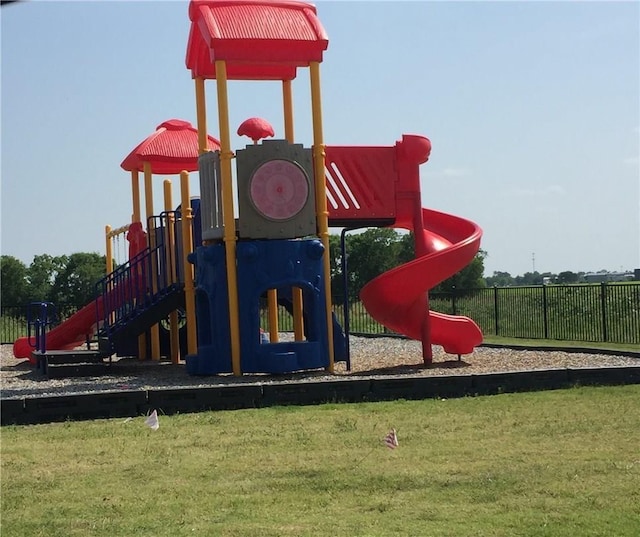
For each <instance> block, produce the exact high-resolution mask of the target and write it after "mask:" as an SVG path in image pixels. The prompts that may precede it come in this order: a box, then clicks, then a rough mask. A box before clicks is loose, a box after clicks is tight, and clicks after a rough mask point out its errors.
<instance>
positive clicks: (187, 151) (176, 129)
mask: <svg viewBox="0 0 640 537" xmlns="http://www.w3.org/2000/svg"><path fill="white" fill-rule="evenodd" d="M207 147H208V149H209V150H211V151H216V150H218V149H220V142H219V141H218V140H216V139H215V138H214V137H213V136H207ZM145 162H148V163H149V164H151V173H155V174H161V175H174V174H178V173H180V172H181V171H183V170H185V171H188V172H193V171H196V170H197V169H198V131H197V129H195V128H194V127H193V126H192V125H191V123H189V122H188V121H182V120H180V119H170V120H168V121H165V122H164V123H161V124H160V125H158V127H157V128H156V131H155V132H154V133H153V134H151V135H149V136H148V137H147V138H146V139H145V140H143V141H142V142H141V143H140V144H138V146H137V147H136V148H135V149H134V150H133V151H131V153H129V155H128V156H127V158H125V159H124V160H123V161H122V164H120V166H121V167H122V168H123V169H125V170H127V171H129V172H130V171H133V170H138V171H144V163H145Z"/></svg>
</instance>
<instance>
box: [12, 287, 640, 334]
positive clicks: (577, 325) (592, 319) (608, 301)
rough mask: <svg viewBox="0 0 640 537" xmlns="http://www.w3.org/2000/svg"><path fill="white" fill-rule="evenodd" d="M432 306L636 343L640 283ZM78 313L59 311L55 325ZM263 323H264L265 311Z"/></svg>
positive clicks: (468, 295)
mask: <svg viewBox="0 0 640 537" xmlns="http://www.w3.org/2000/svg"><path fill="white" fill-rule="evenodd" d="M430 307H431V309H433V310H435V311H438V312H441V313H449V314H453V315H466V316H468V317H471V318H472V319H473V320H474V321H476V322H477V323H478V325H479V326H480V328H481V329H482V332H483V333H484V334H485V336H486V335H496V336H504V337H512V338H527V339H555V340H564V341H589V342H610V343H623V344H640V284H635V283H628V284H626V283H609V284H607V283H602V284H595V285H540V286H530V287H489V288H485V289H452V290H451V291H450V292H448V293H438V294H436V293H432V294H431V295H430ZM78 309H79V307H78V306H74V305H62V306H59V307H58V308H57V313H58V317H59V320H60V321H62V320H64V319H66V318H68V317H69V316H70V315H72V314H73V313H75V312H76V311H77V310H78ZM26 310H27V308H26V307H16V306H2V310H1V312H0V336H1V341H0V342H1V343H13V341H15V340H16V339H17V338H18V337H20V336H23V335H26V334H27V319H26ZM334 312H335V314H336V317H337V320H338V322H339V323H340V324H341V325H342V326H344V312H343V307H342V306H337V305H336V306H334ZM278 318H279V326H280V329H281V330H292V320H291V315H290V314H289V313H288V312H287V311H286V310H285V309H284V308H283V307H280V308H279V312H278ZM262 319H263V322H265V323H266V319H267V315H266V312H263V316H262ZM349 324H350V331H351V332H352V333H363V334H385V333H388V331H387V329H386V328H385V327H384V326H382V325H380V324H378V323H377V322H376V321H374V320H373V319H372V318H371V316H370V315H369V313H368V312H367V311H366V310H365V309H364V307H363V305H362V304H361V303H359V302H357V303H354V304H351V305H350V307H349ZM264 326H266V324H264Z"/></svg>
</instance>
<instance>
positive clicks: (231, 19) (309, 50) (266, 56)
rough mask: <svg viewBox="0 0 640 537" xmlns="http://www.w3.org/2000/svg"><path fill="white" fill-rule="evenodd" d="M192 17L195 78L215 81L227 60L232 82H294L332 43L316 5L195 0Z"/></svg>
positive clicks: (288, 0) (293, 0)
mask: <svg viewBox="0 0 640 537" xmlns="http://www.w3.org/2000/svg"><path fill="white" fill-rule="evenodd" d="M189 18H190V19H191V30H190V34H189V42H188V45H187V58H186V64H187V68H188V69H190V70H191V73H192V76H194V77H203V78H215V76H216V74H215V65H214V62H215V61H216V60H224V61H225V62H227V77H228V78H229V79H230V80H291V79H293V78H295V75H296V69H297V68H298V67H306V66H308V65H309V64H310V63H311V62H321V61H322V54H323V52H324V51H325V50H326V49H327V46H328V44H329V40H328V38H327V34H326V32H325V31H324V28H323V27H322V24H321V23H320V20H319V19H318V17H317V15H316V8H315V6H313V5H311V4H308V3H306V2H300V1H298V0H272V1H269V0H191V3H190V4H189Z"/></svg>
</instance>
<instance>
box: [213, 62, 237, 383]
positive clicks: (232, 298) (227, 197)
mask: <svg viewBox="0 0 640 537" xmlns="http://www.w3.org/2000/svg"><path fill="white" fill-rule="evenodd" d="M216 88H217V90H218V122H219V124H220V176H221V180H222V215H223V221H224V236H223V240H224V246H225V254H226V261H227V292H228V297H229V335H230V339H231V366H232V369H233V374H234V375H236V376H239V375H241V374H242V371H241V368H240V326H239V306H238V274H237V271H236V222H235V218H234V211H233V182H232V177H231V159H232V158H233V153H232V152H231V135H230V132H229V101H228V95H227V64H226V62H224V61H223V60H216Z"/></svg>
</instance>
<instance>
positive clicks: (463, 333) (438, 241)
mask: <svg viewBox="0 0 640 537" xmlns="http://www.w3.org/2000/svg"><path fill="white" fill-rule="evenodd" d="M422 221H423V225H424V229H422V230H420V229H415V230H413V231H414V234H415V236H416V244H418V243H419V241H420V238H419V237H418V235H419V234H420V233H421V234H422V239H423V240H424V243H423V244H424V247H425V252H426V253H425V255H422V256H420V257H418V258H417V259H415V260H413V261H411V262H409V263H406V264H404V265H402V266H400V267H396V268H395V269H392V270H390V271H388V272H385V273H384V274H382V275H380V276H378V277H377V278H375V279H373V280H371V281H370V282H369V283H368V284H367V285H365V287H364V288H363V289H362V291H361V293H360V298H361V299H362V302H363V304H364V306H365V308H366V309H367V311H368V312H369V313H370V314H371V316H372V317H373V318H374V319H375V320H376V321H378V322H379V323H380V324H382V325H384V326H386V327H387V328H389V329H390V330H393V331H394V332H397V333H399V334H404V335H406V336H407V337H410V338H412V339H417V340H422V341H424V339H423V334H424V333H425V330H428V329H429V328H430V336H431V337H430V340H431V343H433V344H435V345H442V346H443V347H444V350H445V351H446V352H448V353H451V354H469V353H471V352H473V349H474V347H476V346H478V345H479V344H480V343H482V332H481V330H480V328H479V327H478V325H477V324H476V323H475V322H474V321H473V320H471V319H469V318H468V317H462V316H453V315H445V314H442V313H436V312H433V311H429V314H428V315H427V314H426V312H427V311H428V298H427V297H428V294H427V293H428V291H429V289H432V288H433V287H435V286H436V285H438V284H439V283H440V282H442V281H444V280H445V279H447V278H448V277H450V276H452V275H453V274H455V273H456V272H458V271H460V270H461V269H463V268H464V267H465V266H466V265H468V264H469V263H470V262H471V261H472V259H473V258H474V256H475V254H476V252H477V251H478V248H479V246H480V238H481V237H482V230H481V229H480V228H479V227H478V226H477V225H476V224H474V223H473V222H470V221H468V220H465V219H463V218H459V217H456V216H452V215H449V214H445V213H441V212H438V211H433V210H430V209H422ZM407 227H409V226H407Z"/></svg>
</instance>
